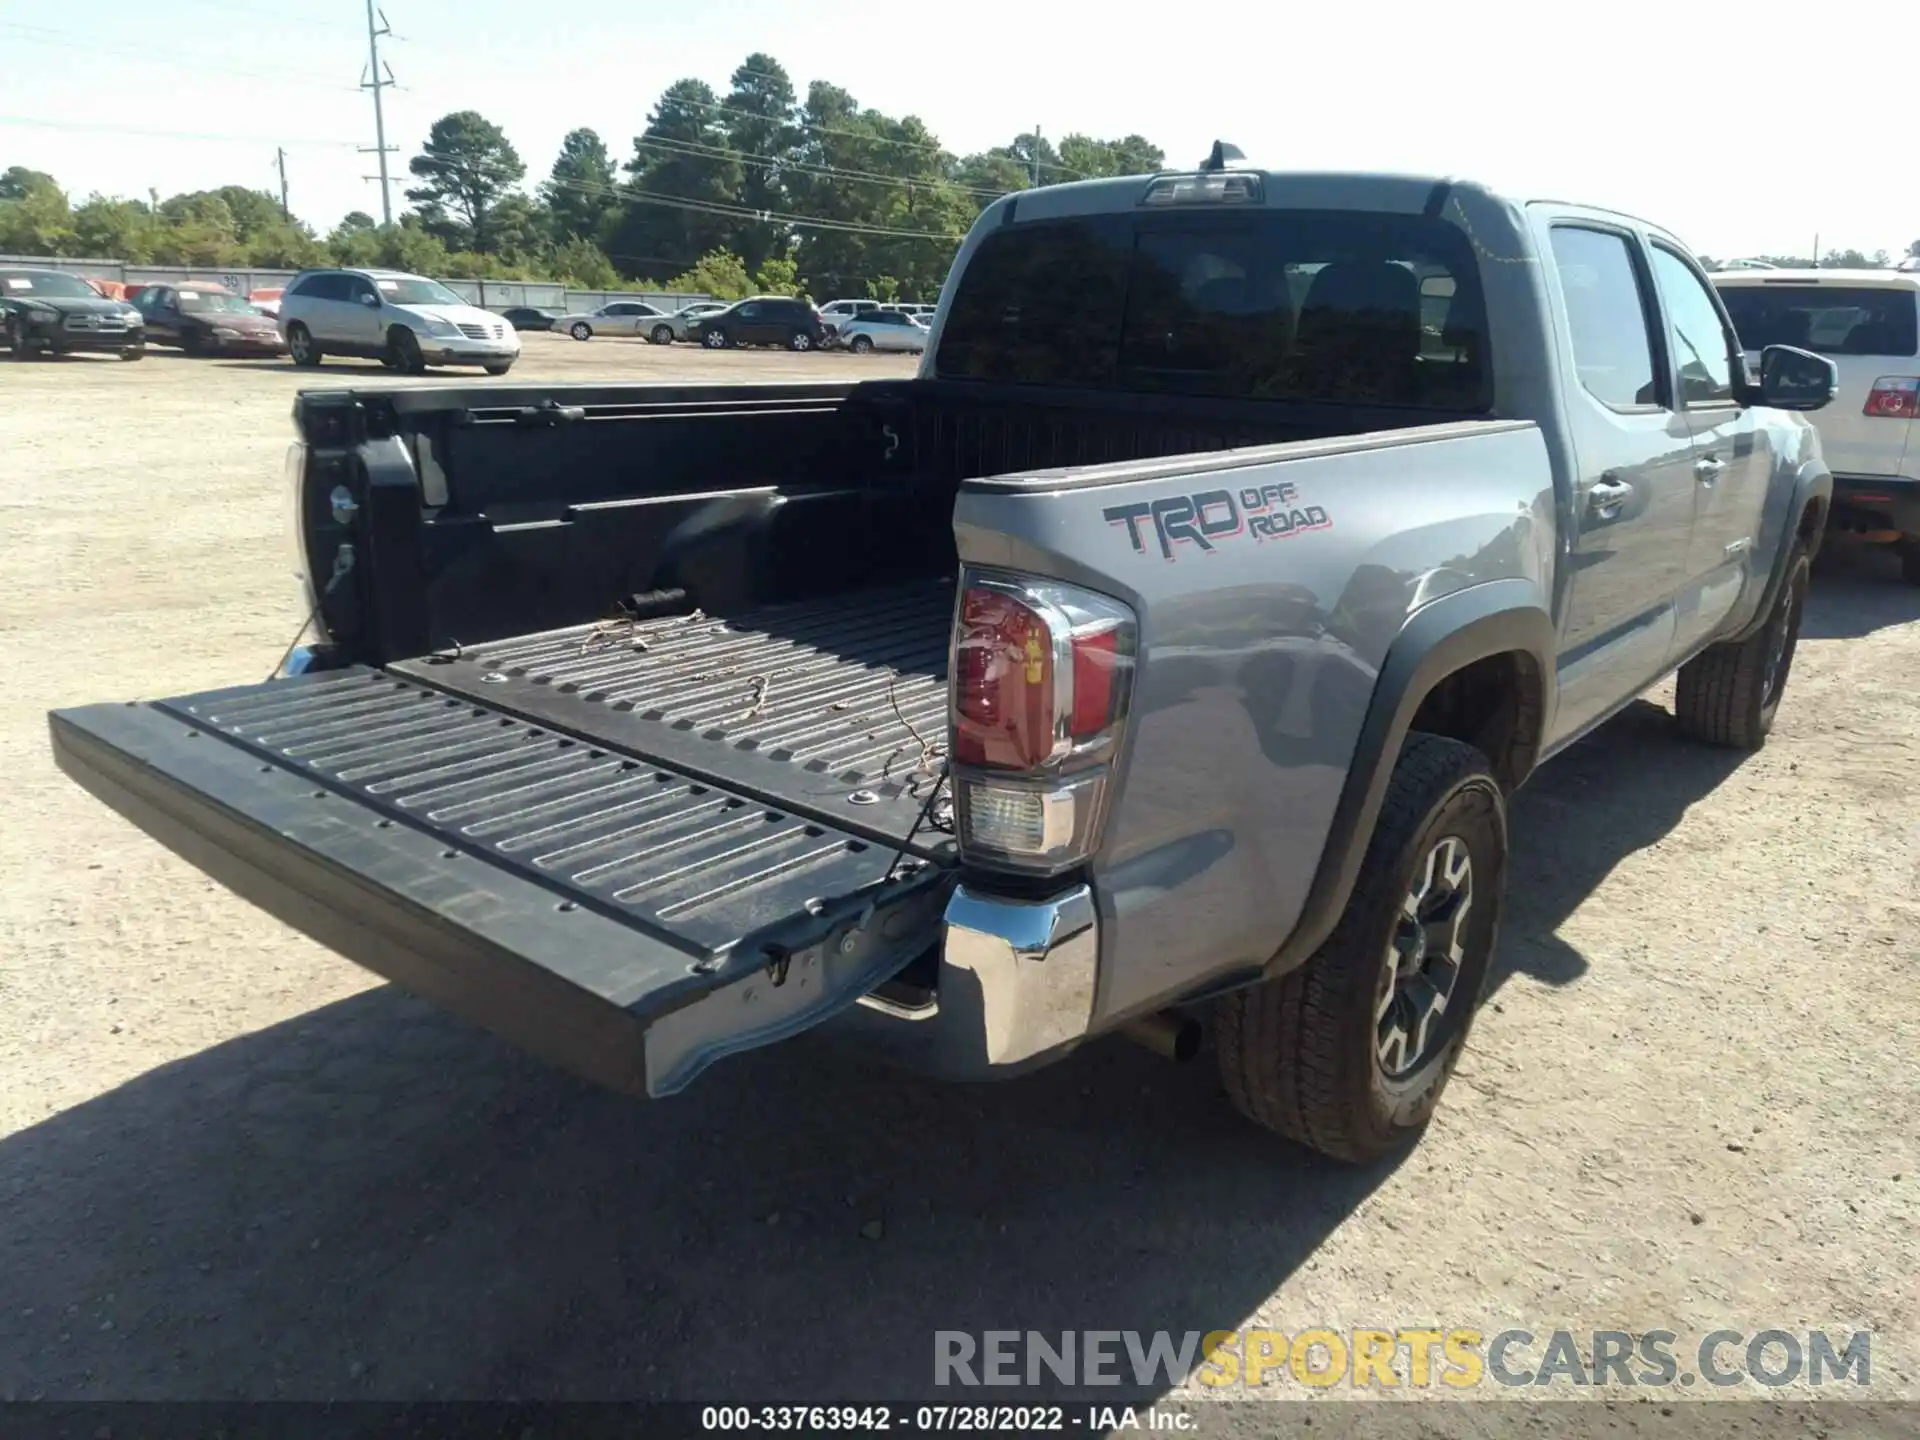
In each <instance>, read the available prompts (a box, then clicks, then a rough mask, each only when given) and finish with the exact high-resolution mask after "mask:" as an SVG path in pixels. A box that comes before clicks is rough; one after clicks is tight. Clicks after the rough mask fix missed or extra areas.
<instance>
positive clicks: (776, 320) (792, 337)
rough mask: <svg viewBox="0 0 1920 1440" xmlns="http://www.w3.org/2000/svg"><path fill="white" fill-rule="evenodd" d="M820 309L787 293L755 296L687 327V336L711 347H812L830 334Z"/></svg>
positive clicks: (792, 348)
mask: <svg viewBox="0 0 1920 1440" xmlns="http://www.w3.org/2000/svg"><path fill="white" fill-rule="evenodd" d="M827 333H828V332H827V326H826V322H825V321H823V320H822V319H821V318H820V312H819V311H818V310H816V309H814V308H813V306H811V305H809V304H807V302H806V301H804V300H795V299H793V298H792V297H791V296H787V295H755V296H754V297H753V298H752V299H750V300H741V301H739V302H737V303H735V304H732V305H729V306H728V307H727V308H726V309H724V310H721V311H717V312H716V313H714V314H712V315H703V316H701V317H700V318H699V319H697V320H695V321H694V322H693V323H692V324H690V325H688V326H687V338H688V339H690V340H692V341H694V342H695V343H696V344H699V345H704V346H705V347H706V348H707V349H709V350H729V349H732V348H733V347H734V346H736V345H781V346H784V347H786V348H787V349H789V350H812V349H815V348H817V347H818V346H819V345H820V344H821V343H822V342H823V341H824V340H825V339H826V337H827Z"/></svg>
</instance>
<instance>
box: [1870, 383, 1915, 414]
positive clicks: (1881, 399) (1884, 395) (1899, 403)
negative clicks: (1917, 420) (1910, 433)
mask: <svg viewBox="0 0 1920 1440" xmlns="http://www.w3.org/2000/svg"><path fill="white" fill-rule="evenodd" d="M1860 413H1861V414H1863V415H1872V416H1874V417H1876V418H1878V419H1882V420H1911V419H1913V418H1914V416H1915V415H1920V376H1915V375H1882V376H1881V377H1880V378H1879V379H1878V380H1876V381H1874V382H1873V390H1872V392H1871V393H1870V394H1869V395H1868V396H1867V406H1866V409H1864V410H1863V411H1861V412H1860Z"/></svg>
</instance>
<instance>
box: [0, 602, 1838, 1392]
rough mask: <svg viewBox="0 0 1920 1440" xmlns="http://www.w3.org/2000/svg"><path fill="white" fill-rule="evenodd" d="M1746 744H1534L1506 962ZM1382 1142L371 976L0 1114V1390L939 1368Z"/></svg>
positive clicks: (1169, 1093)
mask: <svg viewBox="0 0 1920 1440" xmlns="http://www.w3.org/2000/svg"><path fill="white" fill-rule="evenodd" d="M1852 603H1853V601H1852V599H1851V598H1850V597H1849V596H1845V595H1842V596H1834V595H1831V594H1830V592H1829V591H1828V590H1827V589H1826V588H1825V587H1817V588H1816V595H1815V599H1814V602H1813V604H1812V605H1810V607H1809V611H1810V619H1811V618H1812V616H1813V614H1815V613H1817V614H1819V615H1821V616H1823V617H1824V616H1825V615H1826V614H1827V612H1828V611H1829V610H1830V609H1831V608H1833V607H1834V605H1836V604H1838V605H1840V606H1843V607H1844V606H1850V605H1851V604H1852ZM1739 759H1740V757H1739V756H1738V755H1735V754H1733V753H1730V752H1723V751H1716V750H1713V749H1710V748H1708V747H1705V746H1700V745H1695V744H1690V743H1687V742H1685V741H1683V740H1681V739H1680V738H1679V737H1677V736H1676V735H1675V734H1674V733H1673V729H1672V721H1671V718H1670V717H1669V716H1668V715H1667V714H1666V712H1664V711H1662V710H1660V709H1659V708H1657V707H1655V706H1653V705H1651V704H1647V703H1645V702H1640V703H1638V704H1636V705H1634V706H1632V707H1630V708H1629V709H1628V710H1627V711H1626V712H1625V713H1623V714H1622V715H1621V716H1620V717H1618V718H1617V719H1616V720H1615V721H1614V722H1613V723H1612V724H1610V725H1608V726H1606V727H1604V728H1603V729H1602V730H1601V731H1600V732H1599V733H1598V734H1596V735H1595V736H1593V737H1592V738H1590V739H1589V740H1587V741H1586V742H1583V743H1582V744H1581V745H1579V746H1576V747H1575V748H1574V749H1573V750H1572V751H1570V752H1568V753H1567V754H1566V755H1564V756H1561V757H1559V758H1558V759H1556V760H1555V761H1554V762H1552V763H1551V764H1550V765H1548V766H1546V767H1545V768H1544V769H1543V770H1542V771H1541V772H1540V774H1539V775H1538V776H1537V777H1536V778H1535V780H1534V781H1533V782H1532V783H1531V784H1529V786H1528V787H1527V788H1526V790H1524V791H1523V792H1522V793H1521V795H1520V796H1519V797H1518V798H1517V800H1516V803H1515V807H1514V814H1513V834H1514V841H1515V853H1514V859H1513V864H1512V870H1511V874H1510V882H1509V900H1508V907H1507V917H1506V924H1505V927H1504V933H1503V939H1502V944H1501V950H1500V953H1499V955H1498V956H1497V957H1496V964H1495V974H1494V983H1495V984H1496V985H1498V984H1500V983H1504V982H1506V981H1507V980H1509V979H1511V978H1512V977H1513V976H1515V975H1524V976H1527V977H1529V978H1531V979H1533V980H1535V981H1537V982H1540V983H1544V984H1547V985H1551V986H1561V985H1566V984H1568V983H1570V982H1572V981H1574V980H1575V979H1578V978H1579V977H1580V976H1581V975H1582V974H1583V973H1585V971H1586V970H1587V968H1588V961H1587V959H1586V958H1585V957H1583V956H1582V955H1581V954H1579V953H1578V952H1577V951H1576V950H1575V949H1573V948H1572V947H1571V946H1570V945H1568V944H1567V943H1566V942H1564V941H1563V940H1561V939H1560V938H1559V937H1558V935H1557V930H1558V928H1559V926H1560V924H1561V923H1562V922H1563V921H1564V920H1565V918H1566V917H1567V916H1568V915H1569V914H1570V913H1571V912H1572V911H1573V910H1574V908H1575V907H1576V906H1577V905H1579V903H1580V902H1581V901H1582V900H1584V899H1585V898H1586V897H1587V896H1588V895H1589V894H1591V893H1592V891H1593V890H1594V888H1595V887H1596V886H1598V885H1599V884H1600V883H1601V882H1602V881H1603V880H1604V879H1605V878H1606V876H1607V875H1608V873H1609V872H1610V871H1611V870H1612V869H1613V868H1614V867H1615V866H1616V865H1618V864H1619V862H1620V861H1621V859H1622V858H1624V857H1625V856H1627V855H1628V854H1630V853H1632V852H1633V851H1635V850H1638V849H1641V848H1643V847H1645V846H1648V845H1651V844H1653V843H1655V842H1656V841H1658V840H1659V839H1660V838H1661V837H1662V836H1664V835H1666V834H1667V833H1668V832H1669V831H1670V830H1671V829H1672V828H1673V827H1674V825H1675V824H1676V823H1678V821H1679V819H1680V817H1681V816H1682V814H1683V813H1684V812H1685V810H1686V808H1687V807H1688V806H1689V805H1690V804H1692V803H1693V802H1694V801H1696V800H1698V799H1699V798H1700V797H1701V796H1703V795H1705V794H1706V793H1707V792H1709V791H1710V790H1711V789H1712V788H1713V787H1714V786H1715V785H1717V784H1718V783H1720V781H1721V780H1723V779H1724V778H1726V776H1727V775H1728V774H1730V773H1731V771H1732V770H1733V769H1734V768H1735V767H1736V765H1737V764H1738V763H1739ZM1404 1163H1407V1164H1410V1165H1413V1166H1416V1167H1417V1166H1421V1165H1423V1164H1426V1163H1430V1162H1427V1161H1425V1160H1423V1159H1422V1158H1421V1155H1420V1153H1419V1152H1417V1151H1416V1152H1415V1154H1414V1156H1413V1157H1412V1158H1411V1159H1409V1160H1407V1161H1406V1162H1404ZM1391 1169H1392V1167H1390V1166H1384V1167H1374V1168H1372V1169H1368V1170H1349V1169H1345V1168H1343V1167H1340V1166H1336V1165H1333V1164H1331V1163H1329V1162H1326V1161H1322V1160H1320V1159H1319V1158H1317V1157H1315V1156H1313V1155H1311V1154H1308V1153H1306V1152H1304V1151H1301V1150H1299V1149H1296V1148H1294V1147H1291V1146H1288V1145H1285V1144H1282V1143H1281V1142H1279V1141H1276V1140H1273V1139H1271V1138H1270V1137H1268V1136H1265V1135H1264V1134H1262V1133H1260V1132H1258V1131H1255V1130H1254V1129H1253V1128H1251V1127H1250V1126H1248V1125H1246V1124H1244V1123H1243V1122H1241V1121H1240V1120H1239V1119H1238V1118H1237V1117H1235V1116H1234V1115H1233V1114H1232V1112H1231V1111H1230V1110H1229V1109H1228V1107H1227V1105H1226V1103H1225V1101H1224V1098H1223V1097H1222V1096H1221V1095H1220V1093H1219V1088H1218V1085H1217V1082H1216V1081H1215V1079H1214V1075H1213V1070H1212V1066H1211V1065H1210V1064H1208V1063H1205V1062H1204V1061H1203V1062H1202V1063H1199V1064H1194V1065H1188V1066H1173V1065H1170V1064H1168V1063H1166V1062H1164V1061H1161V1060H1158V1059H1156V1058H1154V1057H1152V1056H1150V1055H1148V1054H1146V1053H1145V1052H1143V1051H1139V1050H1136V1049H1134V1048H1132V1047H1130V1046H1127V1045H1125V1044H1124V1043H1121V1042H1114V1041H1108V1042H1102V1043H1100V1044H1098V1045H1095V1046H1091V1047H1089V1048H1088V1049H1087V1050H1085V1051H1083V1052H1082V1053H1081V1054H1079V1055H1078V1056H1076V1057H1074V1058H1073V1059H1071V1060H1069V1061H1068V1062H1066V1063H1064V1064H1062V1065H1060V1066H1056V1067H1054V1068H1053V1069H1050V1070H1047V1071H1044V1072H1041V1073H1039V1074H1036V1075H1033V1076H1030V1077H1027V1078H1025V1079H1023V1080H1019V1081H1014V1082H1010V1083H1007V1084H1003V1085H997V1086H991V1087H948V1086H939V1085H934V1084H930V1083H924V1082H921V1081H918V1080H915V1079H911V1078H908V1077H903V1076H900V1075H896V1074H892V1073H889V1072H884V1071H879V1070H870V1069H866V1068H863V1067H860V1066H857V1065H852V1064H849V1063H848V1062H846V1061H844V1060H841V1059H838V1058H834V1057H830V1056H828V1055H826V1054H825V1053H823V1052H821V1051H820V1050H818V1049H816V1048H813V1047H809V1046H807V1045H806V1044H804V1043H802V1044H795V1045H789V1046H785V1047H781V1048H777V1049H774V1050H769V1051H762V1052H759V1053H757V1054H753V1055H749V1056H745V1057H740V1058H737V1059H735V1060H731V1061H727V1062H724V1063H723V1064H722V1065H720V1066H718V1067H716V1068H715V1069H714V1070H713V1071H712V1072H710V1073H709V1074H708V1075H707V1076H706V1077H705V1078H704V1079H703V1080H702V1081H701V1082H700V1083H699V1084H698V1085H697V1086H696V1087H695V1088H694V1089H693V1090H692V1091H691V1092H690V1093H688V1094H687V1095H684V1096H682V1097H679V1098H677V1099H675V1100H671V1101H667V1102H663V1103H660V1104H654V1105H648V1104H645V1103H641V1102H636V1101H633V1100H629V1099H626V1098H623V1097H620V1096H616V1095H611V1094H607V1093H603V1092H600V1091H598V1090H594V1089H592V1088H590V1087H587V1086H585V1085H583V1084H579V1083H576V1082H575V1081H573V1080H571V1079H570V1078H568V1077H566V1076H563V1075H559V1074H557V1073H555V1072H553V1071H551V1070H548V1069H546V1068H544V1067H543V1066H541V1065H540V1064H538V1063H537V1062H535V1061H532V1060H529V1059H526V1058H524V1057H522V1056H520V1055H519V1054H517V1053H515V1052H513V1051H511V1050H510V1049H508V1048H507V1047H506V1046H505V1045H503V1044H501V1043H499V1042H497V1041H495V1040H493V1039H492V1038H490V1037H489V1036H486V1035H484V1034H481V1033H479V1032H477V1031H474V1030H472V1029H470V1028H468V1027H466V1026H464V1025H462V1024H461V1023H459V1022H457V1021H454V1020H452V1019H449V1018H447V1017H444V1016H442V1015H440V1014H438V1013H437V1012H435V1011H433V1010H432V1009H430V1008H429V1007H428V1006H426V1005H425V1004H423V1003H421V1002H418V1001H415V1000H413V999H411V998H409V997H407V996H405V995H403V994H401V993H399V992H397V991H395V990H392V989H378V990H372V991H368V992H366V993H364V994H361V995H358V996H355V997H354V998H352V999H349V1000H345V1001H342V1002H340V1003H337V1004H334V1005H329V1006H327V1007H324V1008H322V1009H319V1010H316V1011H313V1012H311V1013H309V1014H306V1015H302V1016H300V1017H298V1018H297V1019H294V1020H290V1021H287V1022H285V1023H283V1024H281V1025H278V1026H275V1027H272V1028H271V1029H268V1030H265V1031H262V1032H260V1033H257V1034H253V1035H248V1036H245V1037H242V1038H240V1039H236V1040H232V1041H229V1042H227V1043H225V1044H222V1045H219V1046H216V1047H214V1048H212V1049H210V1050H207V1051H205V1052H203V1053H200V1054H198V1055H194V1056H191V1057H189V1058H187V1059H183V1060H180V1061H178V1062H175V1063H173V1064H170V1065H166V1066H163V1067H161V1068H159V1069H156V1070H154V1071H152V1072H150V1073H148V1074H146V1075H143V1076H141V1077H139V1078H138V1079H135V1080H133V1081H131V1082H129V1083H127V1084H125V1085H123V1086H121V1087H120V1088H118V1089H116V1090H114V1091H111V1092H109V1093H108V1094H105V1095H103V1096H101V1097H99V1098H98V1099H96V1100H93V1101H90V1102H88V1103H86V1104H84V1105H81V1106H78V1107H75V1108H74V1109H72V1110H69V1111H66V1112H64V1113H62V1114H60V1115H57V1116H55V1117H53V1118H51V1119H49V1120H47V1121H45V1122H43V1123H41V1124H40V1125H38V1126H35V1127H33V1128H31V1129H29V1130H26V1131H23V1132H21V1133H19V1134H17V1135H15V1136H13V1137H11V1138H10V1139H7V1140H6V1141H4V1142H0V1207H4V1213H5V1215H6V1227H5V1243H4V1248H3V1249H0V1256H3V1257H4V1270H0V1295H4V1297H5V1308H4V1310H0V1396H4V1397H14V1396H20V1397H26V1396H35V1395H46V1396H49V1397H80V1398H129V1397H133V1398H197V1399H200V1398H203V1399H229V1398H231V1399H238V1398H261V1399H270V1398H278V1397H286V1398H324V1397H340V1398H350V1397H385V1398H397V1399H434V1398H525V1399H552V1398H568V1399H585V1398H612V1397H649V1396H662V1397H671V1398H680V1399H706V1400H713V1399H716V1398H721V1397H726V1398H735V1399H738V1398H745V1397H752V1398H756V1399H782V1400H792V1401H798V1400H829V1399H837V1400H855V1399H859V1400H873V1399H879V1398H906V1397H911V1396H916V1395H920V1396H924V1395H925V1394H926V1393H927V1391H928V1388H929V1386H930V1384H931V1381H932V1378H933V1356H934V1345H935V1340H934V1336H935V1332H936V1331H938V1330H966V1331H973V1332H976V1333H977V1332H979V1331H982V1330H986V1329H1010V1328H1020V1329H1031V1330H1040V1331H1044V1332H1052V1333H1056V1334H1057V1332H1059V1331H1061V1330H1066V1329H1075V1330H1085V1329H1108V1330H1116V1329H1118V1330H1124V1329H1138V1330H1142V1331H1147V1332H1151V1331H1154V1330H1162V1329H1164V1330H1169V1331H1172V1332H1174V1333H1175V1334H1176V1335H1177V1334H1179V1333H1181V1332H1185V1331H1199V1332H1204V1331H1207V1330H1211V1329H1216V1328H1227V1327H1232V1326H1235V1325H1238V1324H1240V1323H1242V1322H1243V1321H1244V1320H1245V1319H1246V1317H1248V1316H1249V1315H1251V1314H1252V1313H1253V1312H1254V1311H1255V1310H1256V1308H1257V1307H1258V1306H1260V1305H1261V1304H1262V1303H1263V1302H1264V1301H1265V1300H1266V1299H1267V1298H1268V1297H1269V1296H1270V1295H1271V1294H1272V1293H1273V1292H1274V1291H1275V1290H1276V1289H1277V1288H1278V1287H1279V1286H1280V1285H1281V1284H1282V1283H1283V1282H1285V1281H1286V1280H1287V1279H1288V1277H1290V1276H1292V1275H1294V1274H1295V1273H1296V1272H1298V1271H1301V1270H1303V1269H1306V1270H1312V1269H1314V1268H1316V1267H1317V1265H1318V1264H1319V1261H1318V1260H1317V1259H1316V1258H1315V1257H1316V1251H1317V1250H1318V1249H1319V1247H1320V1246H1321V1244H1322V1242H1323V1241H1324V1240H1325V1239H1326V1238H1327V1236H1328V1235H1329V1234H1330V1233H1331V1232H1332V1231H1333V1230H1334V1229H1335V1228H1336V1227H1337V1226H1339V1225H1340V1224H1341V1223H1342V1222H1343V1221H1345V1220H1346V1219H1347V1218H1348V1217H1349V1216H1351V1215H1353V1213H1354V1212H1355V1211H1356V1210H1357V1209H1358V1208H1359V1207H1360V1206H1361V1205H1362V1204H1363V1203H1364V1202H1365V1201H1366V1199H1367V1197H1368V1196H1369V1195H1370V1194H1371V1193H1372V1192H1373V1191H1374V1189H1375V1188H1376V1187H1377V1186H1379V1185H1380V1184H1381V1183H1382V1182H1383V1181H1384V1180H1385V1179H1386V1178H1387V1176H1388V1175H1389V1174H1390V1173H1391ZM1379 1283H1381V1284H1390V1277H1382V1278H1381V1279H1380V1281H1379ZM1393 1308H1394V1307H1393V1306H1392V1305H1388V1304H1383V1305H1382V1309H1383V1311H1391V1310H1392V1309H1393ZM1401 1308H1404V1307H1401ZM1124 1368H1125V1367H1124V1366H1123V1369H1124ZM1165 1388H1166V1384H1165V1382H1164V1381H1160V1382H1156V1383H1154V1384H1152V1385H1150V1386H1147V1387H1144V1388H1142V1387H1138V1386H1135V1385H1133V1384H1132V1383H1127V1384H1124V1385H1120V1386H1116V1387H1115V1388H1113V1389H1111V1390H1104V1391H1101V1392H1098V1394H1097V1398H1099V1399H1102V1400H1106V1399H1111V1400H1114V1401H1116V1402H1117V1401H1121V1400H1145V1399H1150V1398H1152V1397H1153V1396H1154V1395H1156V1394H1159V1393H1161V1392H1162V1391H1164V1389H1165ZM1005 1397H1006V1392H997V1393H996V1394H995V1395H994V1397H993V1398H1005ZM971 1398H980V1394H979V1392H975V1393H974V1395H973V1396H972V1397H971ZM1022 1398H1026V1399H1032V1398H1035V1392H1033V1391H1028V1392H1025V1393H1024V1395H1023V1397H1022Z"/></svg>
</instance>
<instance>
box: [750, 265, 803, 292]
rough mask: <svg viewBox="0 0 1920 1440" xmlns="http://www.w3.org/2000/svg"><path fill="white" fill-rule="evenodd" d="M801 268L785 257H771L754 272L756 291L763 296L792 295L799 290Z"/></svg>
mask: <svg viewBox="0 0 1920 1440" xmlns="http://www.w3.org/2000/svg"><path fill="white" fill-rule="evenodd" d="M799 281H800V268H799V267H798V266H797V265H795V264H794V263H793V261H792V260H791V259H789V258H788V257H787V256H785V255H770V256H768V257H767V258H766V259H765V260H762V261H761V262H760V268H759V269H758V270H755V271H754V272H753V285H754V289H755V290H756V291H757V292H758V293H760V294H762V295H791V294H793V293H794V291H795V290H796V289H797V288H798V285H799Z"/></svg>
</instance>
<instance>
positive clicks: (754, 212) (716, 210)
mask: <svg viewBox="0 0 1920 1440" xmlns="http://www.w3.org/2000/svg"><path fill="white" fill-rule="evenodd" d="M546 183H547V184H548V185H550V186H551V187H552V188H554V189H556V190H567V191H571V192H573V193H575V194H579V195H597V196H600V197H602V198H604V199H608V200H626V201H638V202H640V203H643V204H649V205H660V206H664V207H666V208H668V209H681V210H690V211H696V212H699V213H701V214H707V215H718V216H722V217H723V218H726V219H731V220H757V221H760V222H761V223H762V224H768V225H793V226H797V227H799V228H802V229H807V230H831V231H835V232H844V233H847V234H854V235H883V236H889V237H892V238H895V239H902V240H941V241H945V242H946V243H948V244H955V245H957V244H958V243H959V242H960V240H961V239H962V238H963V237H962V236H961V235H958V234H952V233H949V232H947V231H942V230H910V229H905V228H902V227H899V226H892V225H868V224H866V223H864V222H862V221H858V220H836V219H831V218H828V217H826V216H821V215H797V214H794V213H793V212H792V211H787V210H759V209H755V208H754V207H753V206H751V205H740V204H736V203H735V202H733V201H731V200H699V199H695V198H693V197H692V196H688V195H667V194H663V193H662V192H660V191H658V190H641V189H639V188H638V187H635V186H612V185H591V184H588V183H586V182H585V181H579V180H564V181H563V180H549V181H547V182H546Z"/></svg>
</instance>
